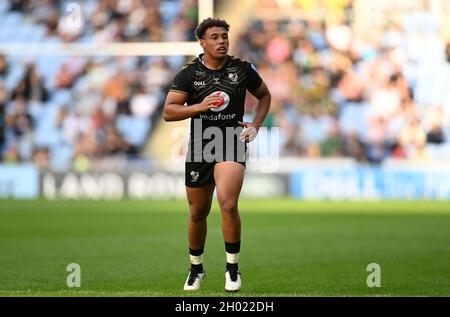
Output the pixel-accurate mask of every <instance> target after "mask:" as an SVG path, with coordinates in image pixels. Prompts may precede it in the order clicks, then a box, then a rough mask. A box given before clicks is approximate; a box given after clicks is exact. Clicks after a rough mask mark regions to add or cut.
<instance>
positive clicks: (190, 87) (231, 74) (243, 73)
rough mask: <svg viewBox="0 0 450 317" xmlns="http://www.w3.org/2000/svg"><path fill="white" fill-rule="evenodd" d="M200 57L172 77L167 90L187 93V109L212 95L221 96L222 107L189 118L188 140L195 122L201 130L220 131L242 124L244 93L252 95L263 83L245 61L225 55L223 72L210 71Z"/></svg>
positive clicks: (201, 55) (220, 70) (221, 70)
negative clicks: (248, 92)
mask: <svg viewBox="0 0 450 317" xmlns="http://www.w3.org/2000/svg"><path fill="white" fill-rule="evenodd" d="M202 57H203V54H200V55H199V57H197V58H196V59H194V60H193V61H192V62H190V63H188V64H186V65H185V66H184V67H183V68H182V69H181V70H180V72H179V73H178V74H177V75H176V76H175V79H174V81H173V84H172V88H171V89H170V90H171V91H176V92H181V93H185V94H187V95H188V98H187V105H188V106H190V105H193V104H197V103H201V102H202V101H203V99H204V98H205V97H206V96H208V95H211V94H220V96H221V97H223V104H222V105H221V106H219V107H217V108H213V109H210V110H208V111H206V112H202V113H199V114H198V115H196V116H194V117H192V118H191V140H192V132H193V129H194V126H193V125H194V120H198V119H200V120H201V124H202V130H205V129H206V128H208V127H210V126H215V127H218V128H220V129H222V130H224V129H225V128H226V127H234V128H236V127H238V126H239V125H238V121H242V119H243V116H244V102H245V94H246V90H249V91H250V92H254V91H255V90H256V89H257V88H259V86H260V85H261V83H262V79H261V77H260V76H259V75H258V73H257V72H256V71H255V70H254V69H253V67H252V65H251V64H250V63H248V62H247V61H244V60H242V59H239V58H237V57H234V56H229V55H228V56H227V61H226V63H225V65H224V67H222V69H219V70H212V69H209V68H207V67H206V66H205V65H203V63H202V61H201V58H202ZM197 122H198V121H197Z"/></svg>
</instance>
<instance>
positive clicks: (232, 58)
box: [230, 55, 250, 64]
mask: <svg viewBox="0 0 450 317" xmlns="http://www.w3.org/2000/svg"><path fill="white" fill-rule="evenodd" d="M230 61H231V62H232V63H235V64H250V63H249V62H248V61H246V60H245V59H243V58H240V57H237V56H233V55H230Z"/></svg>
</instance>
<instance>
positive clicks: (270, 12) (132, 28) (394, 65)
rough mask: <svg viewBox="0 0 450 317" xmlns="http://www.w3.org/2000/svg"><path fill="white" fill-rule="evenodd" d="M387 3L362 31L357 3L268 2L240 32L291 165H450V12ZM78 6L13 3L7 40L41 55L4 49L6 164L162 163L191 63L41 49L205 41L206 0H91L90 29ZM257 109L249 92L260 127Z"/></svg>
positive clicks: (0, 9) (240, 50) (85, 6)
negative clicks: (169, 102) (161, 128)
mask: <svg viewBox="0 0 450 317" xmlns="http://www.w3.org/2000/svg"><path fill="white" fill-rule="evenodd" d="M361 2H362V1H355V3H361ZM318 3H321V5H322V7H321V8H318V7H317V5H318ZM366 3H369V2H366ZM377 3H383V4H384V7H381V9H380V10H385V11H383V12H382V14H379V15H378V16H376V15H374V17H375V18H376V19H378V20H377V21H376V23H375V22H373V21H372V20H373V19H372V20H371V18H370V17H369V18H366V20H367V23H372V24H373V25H372V26H370V25H368V24H367V23H366V25H364V26H363V27H361V26H358V27H355V21H356V19H357V18H358V15H361V14H359V13H358V10H357V8H356V7H355V6H354V3H353V2H352V1H319V2H318V1H312V0H311V1H309V0H308V1H259V2H258V5H257V6H255V8H254V9H255V10H254V11H252V12H253V15H252V17H251V18H250V19H249V22H248V24H247V25H245V26H244V27H242V28H241V29H240V30H239V31H238V32H239V35H238V37H237V39H235V41H234V42H233V43H232V45H231V49H232V50H231V53H232V54H233V55H237V56H240V57H243V58H245V59H247V60H249V61H251V62H253V63H254V64H255V65H256V67H257V68H258V71H259V72H260V73H261V75H262V77H263V78H264V79H265V80H266V82H267V84H268V86H269V87H270V89H271V92H272V97H273V104H272V111H271V113H270V114H269V116H268V118H267V120H266V122H265V125H266V126H268V127H271V126H279V127H280V128H281V132H282V133H281V137H282V152H281V154H282V155H283V156H286V157H290V156H293V157H299V156H301V157H308V158H319V157H351V158H354V159H356V160H358V161H360V162H369V163H380V162H383V161H384V160H386V159H425V158H426V159H445V158H447V159H448V158H450V89H448V82H449V80H450V42H448V38H449V37H448V36H447V37H446V36H443V34H442V29H443V28H444V22H445V21H446V20H448V19H444V17H448V16H449V13H450V8H449V7H442V8H441V9H440V10H438V11H436V10H435V9H432V8H430V7H429V6H428V3H429V2H428V1H413V2H411V3H413V4H414V5H415V7H414V6H413V10H404V11H402V10H400V9H401V8H400V9H399V8H396V10H392V12H395V13H396V15H395V16H393V15H390V14H386V12H389V10H391V9H392V8H390V7H389V3H390V2H388V1H381V2H377ZM392 3H398V2H392ZM408 3H409V4H410V5H411V3H410V2H408ZM442 3H445V2H442ZM69 4H70V1H52V0H29V1H14V0H10V1H9V2H8V1H1V2H0V30H1V31H0V43H10V42H26V43H30V56H29V57H27V56H14V55H6V54H1V52H0V153H1V155H0V160H1V161H2V162H4V163H14V162H30V161H31V162H33V163H34V164H36V165H37V166H39V167H41V168H52V169H56V170H64V169H67V168H71V167H72V168H75V169H77V170H84V169H86V168H90V167H96V168H102V167H106V168H114V166H117V164H126V163H127V162H130V161H133V162H137V164H144V165H145V164H152V163H151V160H149V159H148V158H147V157H146V158H142V155H141V152H142V148H143V146H144V145H145V144H146V143H147V141H148V140H149V138H151V136H152V131H153V129H154V127H155V124H156V123H158V122H159V121H160V120H161V119H160V111H161V107H162V103H163V101H164V97H165V93H166V90H167V87H168V85H169V84H170V81H171V80H172V78H173V75H174V74H175V72H177V71H178V70H179V67H180V66H181V65H182V64H183V63H184V62H185V58H186V57H164V58H162V57H141V56H136V57H125V56H124V57H103V56H97V57H84V56H45V55H36V56H34V55H33V50H36V49H39V45H36V44H39V43H47V44H51V43H108V42H111V43H112V42H149V41H193V40H195V39H194V32H193V30H194V28H195V26H196V24H197V1H191V0H185V1H182V0H180V1H176V0H159V1H158V0H148V1H145V0H126V1H125V0H117V1H94V0H88V1H82V2H80V5H81V9H82V17H83V27H82V28H76V29H74V28H71V27H70V25H67V23H66V20H65V19H63V17H64V15H65V14H66V10H67V8H68V5H69ZM321 10H322V11H321ZM162 12H164V14H162ZM275 12H276V13H277V14H275ZM308 12H316V14H315V15H310V14H308ZM317 12H319V13H320V12H322V14H317ZM330 17H331V18H332V19H331V18H330ZM375 18H374V19H375ZM252 107H254V100H253V99H252V98H251V97H250V96H249V97H248V102H247V109H246V113H247V114H246V117H247V119H248V120H250V119H251V112H252V109H253V108H252Z"/></svg>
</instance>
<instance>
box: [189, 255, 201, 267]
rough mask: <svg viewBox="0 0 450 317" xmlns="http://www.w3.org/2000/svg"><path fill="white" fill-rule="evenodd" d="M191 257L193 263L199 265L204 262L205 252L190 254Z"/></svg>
mask: <svg viewBox="0 0 450 317" xmlns="http://www.w3.org/2000/svg"><path fill="white" fill-rule="evenodd" d="M189 257H190V259H191V264H194V265H199V264H202V263H203V254H201V255H192V254H189Z"/></svg>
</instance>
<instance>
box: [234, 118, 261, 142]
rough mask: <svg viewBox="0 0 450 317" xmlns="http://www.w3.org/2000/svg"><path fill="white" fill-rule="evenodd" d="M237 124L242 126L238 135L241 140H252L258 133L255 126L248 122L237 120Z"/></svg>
mask: <svg viewBox="0 0 450 317" xmlns="http://www.w3.org/2000/svg"><path fill="white" fill-rule="evenodd" d="M238 124H239V125H240V126H243V127H244V130H242V132H241V134H240V135H239V140H241V141H242V142H252V141H253V140H254V139H255V138H256V135H257V134H258V129H257V127H256V126H254V125H253V124H251V123H250V122H241V121H239V122H238Z"/></svg>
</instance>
